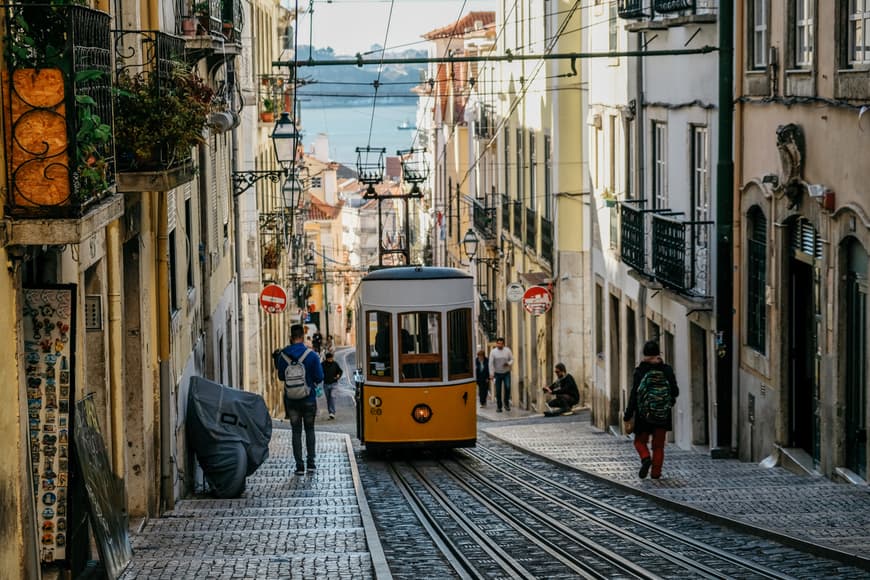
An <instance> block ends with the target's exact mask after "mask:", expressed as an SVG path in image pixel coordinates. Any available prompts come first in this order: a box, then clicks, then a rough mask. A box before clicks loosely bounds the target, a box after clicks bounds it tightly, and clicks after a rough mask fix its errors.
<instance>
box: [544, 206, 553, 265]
mask: <svg viewBox="0 0 870 580" xmlns="http://www.w3.org/2000/svg"><path fill="white" fill-rule="evenodd" d="M541 257H542V258H544V259H545V260H547V261H548V262H550V264H552V263H553V222H551V221H550V220H548V219H547V218H545V217H544V216H541Z"/></svg>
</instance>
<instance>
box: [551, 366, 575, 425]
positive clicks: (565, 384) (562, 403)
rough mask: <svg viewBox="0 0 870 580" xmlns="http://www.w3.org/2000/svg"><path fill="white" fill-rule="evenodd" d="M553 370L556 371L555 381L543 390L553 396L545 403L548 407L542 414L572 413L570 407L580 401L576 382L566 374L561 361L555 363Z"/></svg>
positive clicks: (553, 415) (552, 415)
mask: <svg viewBox="0 0 870 580" xmlns="http://www.w3.org/2000/svg"><path fill="white" fill-rule="evenodd" d="M553 370H554V372H555V373H556V381H555V382H554V383H553V384H552V385H550V386H549V387H544V392H546V393H549V394H551V395H555V397H553V398H552V399H551V400H550V401H549V402H548V403H547V405H548V406H549V407H550V409H549V410H548V411H546V412H545V413H544V416H546V417H555V416H556V415H572V414H573V411H571V407H573V406H574V405H576V404H577V403H578V402H580V391H579V389H577V382H576V381H575V380H574V377H572V376H571V375H570V374H568V371H567V370H566V369H565V365H564V364H563V363H557V364H556V367H555V368H554V369H553Z"/></svg>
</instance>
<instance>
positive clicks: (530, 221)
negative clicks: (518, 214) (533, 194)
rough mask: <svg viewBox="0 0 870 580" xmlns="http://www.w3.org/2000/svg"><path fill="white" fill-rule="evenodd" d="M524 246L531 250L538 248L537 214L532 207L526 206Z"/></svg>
mask: <svg viewBox="0 0 870 580" xmlns="http://www.w3.org/2000/svg"><path fill="white" fill-rule="evenodd" d="M525 238H526V239H525V242H526V247H527V248H528V249H530V250H531V251H532V252H534V251H536V250H537V249H538V215H537V213H535V210H534V208H531V207H527V208H526V236H525Z"/></svg>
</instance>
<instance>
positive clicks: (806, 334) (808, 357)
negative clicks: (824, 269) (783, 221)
mask: <svg viewBox="0 0 870 580" xmlns="http://www.w3.org/2000/svg"><path fill="white" fill-rule="evenodd" d="M809 262H810V261H808V260H807V259H806V256H805V255H804V254H802V253H800V252H795V253H794V254H793V255H792V259H791V264H790V268H789V270H790V286H789V298H790V300H789V305H790V308H789V319H790V325H789V417H788V431H789V447H795V448H798V449H803V450H804V451H806V452H807V453H808V454H810V455H811V456H812V457H813V461H814V462H818V460H819V448H818V445H817V441H818V435H819V422H818V419H819V418H818V406H819V404H818V389H819V387H818V380H817V376H818V375H817V372H816V370H817V365H818V359H817V357H816V351H817V346H816V345H817V341H818V333H817V330H816V316H815V313H816V306H817V304H816V296H817V294H818V291H817V280H816V276H815V271H814V268H813V266H812V264H811V263H809Z"/></svg>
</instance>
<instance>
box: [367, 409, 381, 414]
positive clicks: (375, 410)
mask: <svg viewBox="0 0 870 580" xmlns="http://www.w3.org/2000/svg"><path fill="white" fill-rule="evenodd" d="M369 413H371V414H372V415H380V414H382V413H383V409H375V408H372V409H369Z"/></svg>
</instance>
